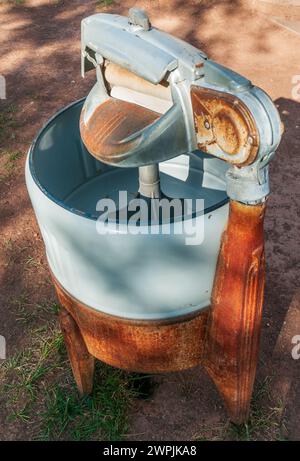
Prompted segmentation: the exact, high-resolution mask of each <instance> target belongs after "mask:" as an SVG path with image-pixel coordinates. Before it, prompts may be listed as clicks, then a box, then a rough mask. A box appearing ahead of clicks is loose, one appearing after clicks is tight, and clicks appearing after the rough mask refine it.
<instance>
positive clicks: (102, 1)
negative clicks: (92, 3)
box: [96, 0, 115, 7]
mask: <svg viewBox="0 0 300 461" xmlns="http://www.w3.org/2000/svg"><path fill="white" fill-rule="evenodd" d="M114 3H115V0H98V1H97V2H96V5H97V6H98V7H102V6H110V5H113V4H114Z"/></svg>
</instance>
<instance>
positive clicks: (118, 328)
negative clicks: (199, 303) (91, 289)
mask: <svg viewBox="0 0 300 461" xmlns="http://www.w3.org/2000/svg"><path fill="white" fill-rule="evenodd" d="M52 278H53V282H54V285H55V288H56V292H57V295H58V298H59V302H60V303H61V304H62V306H63V307H64V308H65V309H66V310H67V311H68V312H69V313H70V314H71V315H72V317H73V318H74V320H75V321H76V323H77V325H78V326H79V329H80V332H81V335H82V337H83V338H84V341H85V344H86V346H87V349H88V351H89V353H90V354H91V355H93V356H94V357H96V358H98V359H99V360H102V361H103V362H106V363H108V364H110V365H113V366H115V367H118V368H122V369H125V370H129V371H137V372H143V373H159V372H169V371H177V370H183V369H187V368H191V367H194V366H196V365H198V364H199V363H201V361H202V358H203V353H204V344H205V332H206V323H207V317H208V312H209V310H208V309H207V310H205V311H201V313H198V314H196V315H195V314H193V315H188V316H184V317H179V318H177V319H168V320H164V321H141V320H128V319H122V318H120V317H114V316H110V315H107V314H103V313H100V312H97V311H95V310H94V309H91V308H89V307H88V306H86V305H84V304H82V303H80V302H79V301H78V300H76V299H75V298H74V297H72V296H71V295H70V294H69V293H67V292H66V290H65V289H64V288H63V287H62V286H61V285H60V283H59V282H58V281H57V280H56V279H55V277H54V276H53V275H52Z"/></svg>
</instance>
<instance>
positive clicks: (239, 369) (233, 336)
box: [204, 201, 265, 424]
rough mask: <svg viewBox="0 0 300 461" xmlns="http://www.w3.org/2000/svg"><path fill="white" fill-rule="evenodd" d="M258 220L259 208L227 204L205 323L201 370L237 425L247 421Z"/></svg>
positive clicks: (259, 264) (261, 271) (255, 334)
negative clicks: (205, 335)
mask: <svg viewBox="0 0 300 461" xmlns="http://www.w3.org/2000/svg"><path fill="white" fill-rule="evenodd" d="M264 214H265V204H258V205H251V206H249V205H244V204H242V203H239V202H235V201H231V202H230V212H229V220H228V225H227V229H226V231H225V232H224V235H223V238H222V244H221V249H220V254H219V259H218V266H217V271H216V275H215V281H214V288H213V293H212V306H211V310H210V318H209V322H208V323H209V326H208V335H207V349H206V355H205V362H204V365H205V367H206V370H207V371H208V373H209V375H210V376H211V377H212V379H213V380H214V382H215V384H216V386H217V387H218V389H219V391H220V393H221V395H222V396H223V398H224V400H225V403H226V406H227V409H228V412H229V415H230V418H231V420H232V421H234V422H235V423H238V424H241V423H244V422H245V421H246V420H247V418H248V414H249V404H250V399H251V394H252V389H253V383H254V379H255V373H256V365H257V360H258V353H259V337H260V329H261V315H262V304H263V293H264V278H265V261H264V233H263V222H264Z"/></svg>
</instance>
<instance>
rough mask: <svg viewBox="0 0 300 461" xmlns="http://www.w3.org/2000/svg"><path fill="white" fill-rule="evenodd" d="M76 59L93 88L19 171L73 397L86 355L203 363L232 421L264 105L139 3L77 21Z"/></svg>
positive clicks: (266, 150)
mask: <svg viewBox="0 0 300 461" xmlns="http://www.w3.org/2000/svg"><path fill="white" fill-rule="evenodd" d="M81 52H82V73H83V75H84V73H85V72H86V71H88V70H91V69H95V72H96V83H95V85H94V87H93V88H92V90H91V92H90V93H89V94H88V96H87V98H86V99H85V100H84V101H83V100H81V101H77V102H75V103H73V104H71V105H70V106H68V107H66V108H64V109H62V110H61V111H60V112H59V113H58V114H56V115H55V116H54V117H53V118H52V119H51V120H50V121H49V122H48V123H47V124H46V126H44V128H43V129H42V130H41V131H40V133H39V134H38V136H37V138H36V140H35V141H34V143H33V144H32V146H31V148H30V151H29V154H28V158H27V163H26V182H27V187H28V191H29V195H30V198H31V201H32V205H33V208H34V211H35V214H36V217H37V220H38V223H39V227H40V229H41V233H42V236H43V239H44V242H45V247H46V254H47V259H48V263H49V268H50V271H51V274H52V278H53V282H54V285H55V288H56V291H57V294H58V297H59V301H60V304H61V306H62V308H61V311H60V321H61V326H62V329H63V331H64V335H65V342H66V345H67V349H68V353H69V357H70V361H71V365H72V369H73V373H74V377H75V380H76V383H77V386H78V389H79V391H80V393H89V392H91V389H92V383H93V370H94V357H96V358H97V359H100V360H102V361H104V362H106V363H108V364H111V365H113V366H116V367H120V368H123V369H126V370H130V371H139V372H147V373H149V372H151V373H155V372H167V371H175V370H182V369H186V368H189V367H193V366H196V365H198V364H200V363H201V364H203V366H204V367H205V368H206V370H207V372H208V373H209V375H210V376H211V377H212V379H213V381H214V382H215V384H216V386H217V387H218V389H219V391H220V393H221V395H222V397H223V398H224V401H225V404H226V406H227V409H228V413H229V416H230V418H231V420H232V421H234V422H236V423H242V422H244V421H245V420H246V419H247V416H248V411H249V401H250V397H251V393H252V387H253V382H254V378H255V370H256V363H257V356H258V348H259V332H260V322H261V309H262V301H263V289H264V239H263V219H264V212H265V203H266V197H267V195H268V194H269V180H268V163H269V161H270V159H271V158H272V156H273V155H274V152H275V150H276V148H277V146H278V144H279V141H280V136H281V123H280V119H279V116H278V113H277V110H276V108H275V107H274V105H273V103H272V101H271V100H270V98H269V97H268V96H267V95H266V94H265V93H264V92H263V91H262V90H260V89H259V88H257V87H255V86H253V85H252V84H251V82H250V81H249V80H247V79H246V78H244V77H242V76H240V75H238V74H236V73H235V72H233V71H231V70H229V69H227V68H225V67H223V66H221V65H219V64H217V63H216V62H214V61H211V60H209V59H208V58H207V57H206V56H205V54H204V53H203V52H201V51H200V50H198V49H196V48H194V47H193V46H191V45H189V44H188V43H185V42H183V41H181V40H179V39H177V38H175V37H172V36H170V35H168V34H166V33H164V32H161V31H159V30H158V29H156V28H155V27H152V25H151V24H150V21H149V18H148V17H147V15H146V13H145V12H144V11H143V10H140V9H137V8H133V9H131V10H130V12H129V18H126V17H123V16H119V15H112V14H96V15H93V16H90V17H88V18H85V19H84V20H83V21H82V50H81ZM120 192H122V194H123V195H122V197H121V196H120ZM175 199H176V200H175ZM174 200H175V201H176V206H175V205H174V206H173V204H174V203H175V202H173V201H174ZM142 202H143V206H142V205H141V203H142ZM186 202H188V203H189V206H186ZM194 203H196V204H199V203H200V204H202V206H199V208H198V206H194ZM111 204H115V208H113V207H112V208H110V205H111ZM181 205H182V206H181ZM142 208H143V210H144V209H145V210H146V213H141V209H142ZM161 210H162V211H161ZM166 211H168V212H169V213H167V212H166ZM137 214H138V219H137ZM183 224H184V225H183Z"/></svg>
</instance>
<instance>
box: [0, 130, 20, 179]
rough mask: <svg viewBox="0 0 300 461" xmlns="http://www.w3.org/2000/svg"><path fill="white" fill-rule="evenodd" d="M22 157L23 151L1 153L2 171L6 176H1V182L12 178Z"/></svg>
mask: <svg viewBox="0 0 300 461" xmlns="http://www.w3.org/2000/svg"><path fill="white" fill-rule="evenodd" d="M0 137H1V130H0ZM22 156H23V152H21V151H1V166H2V168H1V169H2V171H3V173H4V174H1V175H0V180H2V181H3V180H7V179H9V178H10V177H11V176H12V174H13V173H14V172H15V169H16V167H17V166H18V163H17V160H18V159H19V158H21V157H22Z"/></svg>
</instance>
